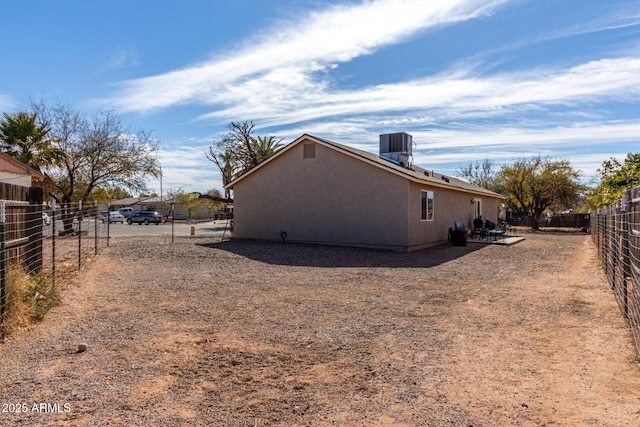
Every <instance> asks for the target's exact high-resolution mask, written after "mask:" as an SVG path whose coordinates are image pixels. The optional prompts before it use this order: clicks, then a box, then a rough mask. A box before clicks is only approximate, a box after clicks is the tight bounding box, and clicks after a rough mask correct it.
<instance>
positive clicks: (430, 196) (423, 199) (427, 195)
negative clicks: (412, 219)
mask: <svg viewBox="0 0 640 427" xmlns="http://www.w3.org/2000/svg"><path fill="white" fill-rule="evenodd" d="M429 201H431V210H429ZM434 210H435V195H434V193H433V191H430V190H420V220H421V221H433V220H434V217H435V214H434Z"/></svg>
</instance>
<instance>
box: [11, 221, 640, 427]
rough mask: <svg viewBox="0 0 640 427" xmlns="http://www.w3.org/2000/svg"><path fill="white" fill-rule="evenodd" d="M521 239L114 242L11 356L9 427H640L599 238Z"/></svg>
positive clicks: (19, 338) (636, 393)
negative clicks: (509, 242)
mask: <svg viewBox="0 0 640 427" xmlns="http://www.w3.org/2000/svg"><path fill="white" fill-rule="evenodd" d="M524 236H525V237H526V240H525V241H523V242H521V243H518V244H516V245H514V246H497V245H477V244H476V245H472V244H469V246H466V247H452V246H449V245H443V246H440V247H436V248H432V249H429V250H425V251H421V252H416V253H410V254H398V253H389V252H378V251H372V250H364V249H353V248H334V247H322V246H304V245H293V244H282V243H259V242H239V241H232V242H224V243H211V239H204V238H198V237H197V236H196V237H195V238H189V237H183V238H178V239H176V240H175V244H174V245H171V241H170V240H169V239H168V238H166V237H145V238H114V239H113V240H112V243H111V246H110V247H109V248H106V249H105V250H104V251H103V252H102V254H101V255H99V256H98V257H97V258H95V259H94V260H92V261H91V262H90V263H89V264H88V265H87V266H86V267H85V268H84V270H83V271H82V272H81V273H80V275H79V276H78V277H77V279H76V281H75V282H74V283H72V284H68V285H66V287H65V288H64V289H63V292H62V298H63V303H62V305H60V306H59V307H56V308H55V309H53V310H52V311H51V312H50V313H49V314H48V315H47V317H46V318H45V320H44V321H43V322H41V323H40V324H37V325H35V326H33V327H31V328H29V329H27V330H23V331H20V332H19V333H17V334H15V335H13V336H12V337H10V339H9V340H8V341H7V342H5V343H4V344H1V345H0V357H1V360H2V364H1V366H0V377H1V378H2V379H1V380H0V381H1V382H2V389H1V392H0V403H2V406H3V407H2V409H3V412H2V413H0V425H2V426H11V425H25V426H26V425H29V426H30V425H52V426H67V425H69V426H71V425H72V426H120V425H123V426H181V425H184V426H190V425H196V426H212V425H213V426H217V425H220V426H264V425H283V426H284V425H309V426H328V425H344V426H360V425H361V426H377V425H379V426H417V425H424V426H442V425H452V426H505V425H515V426H519V425H521V426H541V425H555V426H564V425H566V426H576V425H599V426H626V425H640V413H639V410H640V365H639V364H638V362H637V360H636V354H635V352H634V349H633V347H632V343H631V338H630V332H629V331H628V329H627V326H626V323H625V321H624V319H623V317H622V315H621V314H620V310H619V309H618V307H617V305H616V303H615V301H614V297H613V295H612V293H611V291H610V290H609V288H608V285H607V283H606V279H605V277H604V275H603V273H602V272H601V270H600V267H599V266H598V264H597V260H596V258H595V253H594V249H593V247H592V244H591V242H590V240H589V237H588V236H584V235H579V234H544V233H536V234H534V233H530V234H525V235H524ZM150 255H151V256H150ZM79 343H86V344H87V346H88V348H87V350H86V351H84V352H81V353H77V352H76V351H77V346H78V344H79ZM17 408H19V409H20V411H21V412H17V410H16V409H17ZM25 409H26V411H22V410H25Z"/></svg>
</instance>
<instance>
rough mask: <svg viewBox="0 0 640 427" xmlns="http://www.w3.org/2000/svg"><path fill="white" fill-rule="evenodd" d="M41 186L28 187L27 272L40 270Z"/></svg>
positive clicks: (37, 272) (42, 193)
mask: <svg viewBox="0 0 640 427" xmlns="http://www.w3.org/2000/svg"><path fill="white" fill-rule="evenodd" d="M43 195H44V192H43V189H42V187H30V188H29V193H28V197H29V206H28V207H27V223H26V227H25V228H26V230H27V235H28V237H29V243H28V244H27V254H28V255H27V260H26V261H27V262H26V263H27V271H28V272H29V274H40V273H41V272H42V202H43V200H44V197H43Z"/></svg>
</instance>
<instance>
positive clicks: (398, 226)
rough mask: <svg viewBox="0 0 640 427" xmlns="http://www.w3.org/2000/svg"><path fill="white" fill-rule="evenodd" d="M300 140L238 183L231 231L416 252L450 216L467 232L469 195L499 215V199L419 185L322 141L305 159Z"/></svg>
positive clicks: (450, 222) (440, 235)
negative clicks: (427, 208)
mask: <svg viewBox="0 0 640 427" xmlns="http://www.w3.org/2000/svg"><path fill="white" fill-rule="evenodd" d="M304 142H305V141H302V142H300V143H299V144H297V145H296V146H294V147H291V148H289V149H288V150H287V151H285V152H283V153H282V154H280V155H279V156H278V157H277V158H275V159H273V161H270V162H268V163H266V164H264V165H263V166H261V167H260V168H259V169H257V170H256V171H254V172H253V173H250V174H249V175H247V176H246V177H244V178H243V179H242V180H240V181H239V182H237V183H236V184H235V186H234V231H233V232H234V237H236V238H240V239H260V240H281V233H282V232H283V231H284V232H286V233H287V237H286V240H287V241H289V242H309V243H324V244H338V245H349V246H369V247H376V248H388V249H393V250H418V249H421V248H425V247H429V246H433V245H434V244H438V243H441V242H445V241H447V239H448V237H449V228H451V227H453V226H454V224H455V221H464V222H465V224H466V227H467V230H470V229H471V227H472V222H473V219H474V217H475V205H474V204H473V203H471V200H472V199H476V200H477V199H482V215H483V217H484V218H485V219H489V220H491V221H493V222H497V220H498V206H499V202H500V200H499V199H494V198H490V197H486V196H478V195H475V194H473V193H469V192H461V191H455V190H451V189H447V188H440V187H434V186H429V185H421V184H418V183H415V182H412V181H410V180H408V179H406V178H403V177H401V176H398V175H395V174H394V173H392V172H389V171H386V170H384V169H381V168H380V167H377V166H374V165H371V164H368V163H366V162H365V161H363V160H361V159H358V158H353V157H351V156H350V155H348V154H346V153H343V152H341V151H339V150H336V149H333V148H329V147H325V146H324V145H322V144H321V143H316V157H315V158H303V150H304V148H303V146H304ZM309 142H311V141H309ZM421 190H426V191H433V192H434V220H433V221H422V220H421Z"/></svg>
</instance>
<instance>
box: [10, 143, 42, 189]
mask: <svg viewBox="0 0 640 427" xmlns="http://www.w3.org/2000/svg"><path fill="white" fill-rule="evenodd" d="M43 180H44V175H42V174H41V173H40V172H38V171H37V170H35V169H33V168H30V167H29V166H27V165H25V164H24V163H22V162H20V161H18V160H16V159H14V158H13V157H11V156H9V155H8V154H6V153H3V152H0V182H4V183H7V184H12V185H18V186H21V187H31V186H34V185H38V183H41V182H42V181H43Z"/></svg>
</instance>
